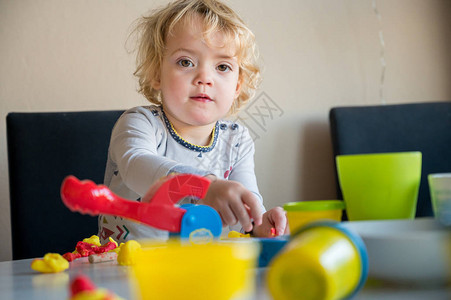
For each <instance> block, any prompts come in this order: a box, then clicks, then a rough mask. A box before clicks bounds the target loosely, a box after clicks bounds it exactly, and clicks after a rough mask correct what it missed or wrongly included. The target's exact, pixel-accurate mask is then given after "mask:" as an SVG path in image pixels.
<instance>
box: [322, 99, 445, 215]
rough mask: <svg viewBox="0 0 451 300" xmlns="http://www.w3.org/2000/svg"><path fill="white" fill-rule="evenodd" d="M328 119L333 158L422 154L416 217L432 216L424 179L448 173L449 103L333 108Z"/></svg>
mask: <svg viewBox="0 0 451 300" xmlns="http://www.w3.org/2000/svg"><path fill="white" fill-rule="evenodd" d="M329 119H330V129H331V136H332V144H333V152H334V155H335V156H336V155H340V154H358V153H382V152H399V151H421V152H422V158H423V160H422V175H421V183H420V190H419V194H418V203H417V212H416V216H417V217H423V216H432V215H433V212H432V206H431V200H430V194H429V185H428V182H427V176H428V174H431V173H443V172H451V102H426V103H409V104H396V105H382V106H354V107H335V108H332V109H331V110H330V114H329ZM337 182H338V181H337ZM337 194H338V197H339V198H341V197H342V195H341V191H340V187H339V185H338V184H337Z"/></svg>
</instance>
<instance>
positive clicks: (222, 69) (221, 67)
mask: <svg viewBox="0 0 451 300" xmlns="http://www.w3.org/2000/svg"><path fill="white" fill-rule="evenodd" d="M217 69H218V71H220V72H227V71H232V68H231V67H230V66H229V65H226V64H221V65H219V66H218V67H217Z"/></svg>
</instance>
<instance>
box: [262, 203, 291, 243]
mask: <svg viewBox="0 0 451 300" xmlns="http://www.w3.org/2000/svg"><path fill="white" fill-rule="evenodd" d="M271 228H275V229H276V232H275V234H276V236H280V235H284V234H288V233H290V230H289V228H288V222H287V216H286V213H285V211H284V210H283V209H282V207H274V208H273V209H271V210H269V211H267V212H265V213H264V214H263V217H262V223H261V224H260V225H258V226H255V227H254V230H253V235H254V236H257V237H272V236H273V235H272V232H271Z"/></svg>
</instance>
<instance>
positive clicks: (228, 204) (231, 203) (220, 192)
mask: <svg viewBox="0 0 451 300" xmlns="http://www.w3.org/2000/svg"><path fill="white" fill-rule="evenodd" d="M207 178H209V177H208V176H207ZM210 179H211V178H210ZM199 204H205V205H208V206H211V207H212V208H214V209H215V210H216V211H217V212H218V213H219V215H220V216H221V220H222V224H223V226H226V225H235V224H236V223H237V222H240V224H241V226H242V227H243V229H244V230H245V231H251V230H252V229H253V228H252V227H253V226H252V221H251V218H253V220H254V224H255V225H256V226H257V225H260V224H261V222H262V215H261V208H260V207H261V206H260V203H259V201H258V199H257V198H256V197H255V196H254V194H253V193H252V192H251V191H249V190H247V189H246V188H245V187H244V186H243V185H242V184H241V183H239V182H236V181H231V180H221V179H213V181H212V182H211V184H210V187H209V188H208V192H207V195H206V196H205V198H204V199H202V200H200V201H199Z"/></svg>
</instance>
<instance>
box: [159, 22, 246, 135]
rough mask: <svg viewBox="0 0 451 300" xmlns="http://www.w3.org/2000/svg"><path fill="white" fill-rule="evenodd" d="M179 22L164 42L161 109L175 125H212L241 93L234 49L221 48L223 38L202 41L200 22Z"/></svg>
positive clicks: (219, 36)
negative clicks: (162, 108)
mask: <svg viewBox="0 0 451 300" xmlns="http://www.w3.org/2000/svg"><path fill="white" fill-rule="evenodd" d="M186 24H190V23H187V22H180V23H179V24H178V25H177V26H176V27H175V28H174V31H173V34H172V35H169V36H168V37H167V39H166V49H165V52H164V58H163V62H162V65H161V74H160V80H159V81H155V82H154V83H153V87H154V88H155V89H157V90H160V91H161V93H162V99H163V107H164V109H165V112H166V115H167V116H168V118H169V119H170V120H171V122H173V124H174V126H176V128H177V127H180V126H204V125H211V124H214V123H215V122H216V121H217V120H219V119H220V118H223V117H224V116H225V115H227V113H228V112H229V110H230V107H231V105H232V103H233V101H234V100H235V99H236V98H237V97H238V95H239V91H240V84H239V82H238V78H239V65H238V60H237V57H236V56H235V48H234V47H223V44H224V35H223V34H222V33H215V34H212V35H211V37H210V40H209V42H208V43H206V42H205V41H204V40H203V39H202V32H203V28H202V24H201V22H200V20H199V19H196V20H194V21H193V23H192V24H193V25H194V26H188V25H186Z"/></svg>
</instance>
